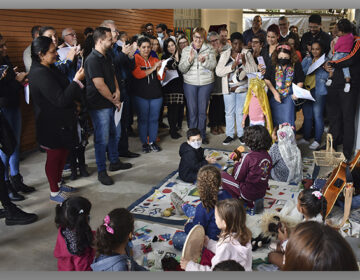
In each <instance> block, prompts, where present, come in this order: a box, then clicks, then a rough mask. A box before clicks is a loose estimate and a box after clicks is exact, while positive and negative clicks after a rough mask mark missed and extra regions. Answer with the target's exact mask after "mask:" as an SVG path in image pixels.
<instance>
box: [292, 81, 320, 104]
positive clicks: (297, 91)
mask: <svg viewBox="0 0 360 280" xmlns="http://www.w3.org/2000/svg"><path fill="white" fill-rule="evenodd" d="M292 88H293V94H294V95H295V96H296V97H297V98H302V99H307V100H312V101H316V100H315V99H314V97H312V95H311V93H310V91H308V90H306V89H304V88H301V87H299V86H297V85H295V84H294V83H293V84H292Z"/></svg>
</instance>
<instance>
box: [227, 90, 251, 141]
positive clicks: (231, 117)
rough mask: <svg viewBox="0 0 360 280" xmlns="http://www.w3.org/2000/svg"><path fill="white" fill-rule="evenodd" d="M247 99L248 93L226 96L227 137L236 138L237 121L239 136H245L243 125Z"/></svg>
mask: <svg viewBox="0 0 360 280" xmlns="http://www.w3.org/2000/svg"><path fill="white" fill-rule="evenodd" d="M245 99H246V92H243V93H235V92H231V93H229V94H224V103H225V121H226V136H230V137H232V138H234V134H235V121H236V130H237V136H238V137H241V136H243V134H244V129H243V127H242V125H241V123H242V119H243V108H244V103H245Z"/></svg>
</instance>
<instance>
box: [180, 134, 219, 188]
mask: <svg viewBox="0 0 360 280" xmlns="http://www.w3.org/2000/svg"><path fill="white" fill-rule="evenodd" d="M186 136H187V139H188V141H187V142H184V143H182V144H181V146H180V150H179V154H180V157H181V159H180V165H179V177H180V179H181V180H183V181H184V182H187V183H194V182H195V181H196V177H197V173H198V171H199V169H200V168H201V167H203V166H204V165H207V164H213V163H215V162H216V158H214V157H210V156H206V157H204V149H203V148H201V143H202V141H201V136H200V130H199V129H197V128H190V129H189V130H188V131H187V132H186Z"/></svg>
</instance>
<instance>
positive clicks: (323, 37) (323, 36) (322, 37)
mask: <svg viewBox="0 0 360 280" xmlns="http://www.w3.org/2000/svg"><path fill="white" fill-rule="evenodd" d="M312 41H321V43H322V44H323V46H324V53H325V54H326V55H327V54H328V52H329V51H330V43H331V36H330V35H329V34H328V33H326V32H324V31H322V29H320V32H319V33H318V34H316V35H315V36H313V34H312V33H311V32H310V31H309V32H306V33H304V35H303V36H302V37H301V42H300V52H301V56H302V57H305V55H306V52H307V47H306V44H307V43H308V42H312Z"/></svg>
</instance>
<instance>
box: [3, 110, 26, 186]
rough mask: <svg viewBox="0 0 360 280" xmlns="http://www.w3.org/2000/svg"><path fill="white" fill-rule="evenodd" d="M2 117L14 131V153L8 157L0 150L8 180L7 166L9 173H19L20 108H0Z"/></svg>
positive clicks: (12, 174)
mask: <svg viewBox="0 0 360 280" xmlns="http://www.w3.org/2000/svg"><path fill="white" fill-rule="evenodd" d="M0 110H1V112H2V113H3V114H4V117H5V118H6V120H7V121H8V123H9V125H10V127H11V128H12V130H13V132H14V136H15V139H16V142H17V144H16V148H15V151H14V153H13V154H12V155H11V156H10V157H8V156H7V155H5V154H4V153H3V152H2V151H1V150H0V156H1V160H2V162H3V164H4V166H5V180H9V166H10V175H11V176H16V175H17V174H19V150H20V136H21V112H20V108H0Z"/></svg>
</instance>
